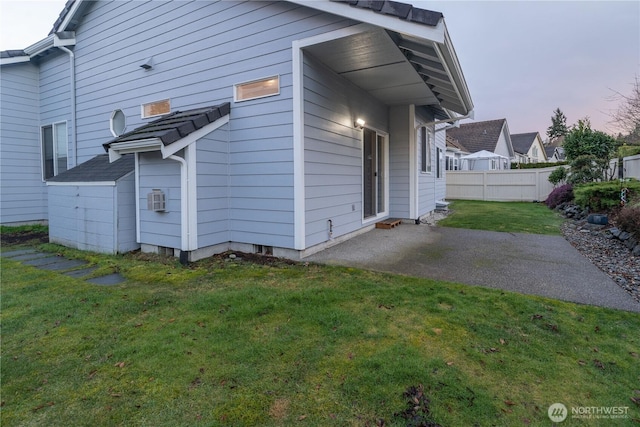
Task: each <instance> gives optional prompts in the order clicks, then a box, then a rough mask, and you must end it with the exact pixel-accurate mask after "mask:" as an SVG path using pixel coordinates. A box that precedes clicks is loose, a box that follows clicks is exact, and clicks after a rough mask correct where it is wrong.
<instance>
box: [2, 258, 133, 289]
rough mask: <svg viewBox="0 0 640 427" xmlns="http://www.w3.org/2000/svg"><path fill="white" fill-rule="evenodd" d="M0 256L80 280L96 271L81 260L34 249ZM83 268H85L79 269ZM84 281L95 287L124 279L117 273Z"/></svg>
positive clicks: (109, 284)
mask: <svg viewBox="0 0 640 427" xmlns="http://www.w3.org/2000/svg"><path fill="white" fill-rule="evenodd" d="M0 256H1V257H2V258H7V259H11V260H13V261H18V262H21V263H22V264H24V265H30V266H32V267H36V268H39V269H41V270H48V271H55V272H59V273H61V274H64V275H66V276H69V277H73V278H76V279H82V278H84V277H85V276H88V275H90V274H91V273H92V272H93V271H94V270H95V269H96V267H89V266H88V263H87V262H86V261H83V260H79V259H68V258H65V257H63V256H60V255H55V254H51V253H47V252H39V251H37V250H35V249H18V250H15V251H8V252H2V253H1V254H0ZM84 266H86V267H85V268H79V267H84ZM86 281H87V282H88V283H92V284H95V285H103V286H112V285H117V284H119V283H123V282H124V281H125V278H124V277H122V275H120V274H119V273H113V274H108V275H105V276H98V277H91V278H87V279H86Z"/></svg>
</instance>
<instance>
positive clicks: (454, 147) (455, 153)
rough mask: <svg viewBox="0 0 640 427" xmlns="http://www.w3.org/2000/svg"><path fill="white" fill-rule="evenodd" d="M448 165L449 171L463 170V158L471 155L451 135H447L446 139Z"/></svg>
mask: <svg viewBox="0 0 640 427" xmlns="http://www.w3.org/2000/svg"><path fill="white" fill-rule="evenodd" d="M445 142H446V147H447V148H446V163H447V170H448V171H457V170H462V160H461V159H460V158H461V157H462V156H466V155H467V154H469V151H468V150H467V149H466V148H465V147H464V146H463V145H462V144H460V143H459V142H457V141H455V140H454V139H453V138H452V137H451V135H447V136H446V139H445Z"/></svg>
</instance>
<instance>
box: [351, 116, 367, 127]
mask: <svg viewBox="0 0 640 427" xmlns="http://www.w3.org/2000/svg"><path fill="white" fill-rule="evenodd" d="M364 124H365V121H364V120H363V119H361V118H357V119H356V121H355V122H354V123H353V126H354V127H355V128H356V129H362V128H364Z"/></svg>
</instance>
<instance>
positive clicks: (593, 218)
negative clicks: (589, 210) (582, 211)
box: [587, 214, 609, 225]
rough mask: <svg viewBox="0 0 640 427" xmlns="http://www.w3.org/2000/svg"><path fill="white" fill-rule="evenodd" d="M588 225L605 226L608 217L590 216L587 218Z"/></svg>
mask: <svg viewBox="0 0 640 427" xmlns="http://www.w3.org/2000/svg"><path fill="white" fill-rule="evenodd" d="M587 222H588V223H589V224H599V225H607V224H608V223H609V217H608V216H607V215H600V214H590V215H589V216H588V217H587Z"/></svg>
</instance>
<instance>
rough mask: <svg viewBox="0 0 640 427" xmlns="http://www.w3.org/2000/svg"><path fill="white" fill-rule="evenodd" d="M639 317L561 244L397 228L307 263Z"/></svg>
mask: <svg viewBox="0 0 640 427" xmlns="http://www.w3.org/2000/svg"><path fill="white" fill-rule="evenodd" d="M305 261H312V262H319V263H325V264H333V265H343V266H352V267H359V268H364V269H370V270H377V271H385V272H391V273H398V274H406V275H410V276H416V277H424V278H429V279H437V280H446V281H452V282H458V283H464V284H468V285H480V286H486V287H490V288H496V289H504V290H508V291H513V292H520V293H523V294H531V295H540V296H544V297H549V298H555V299H559V300H564V301H570V302H576V303H580V304H589V305H596V306H602V307H609V308H616V309H621V310H628V311H634V312H640V304H638V303H637V302H635V301H634V300H633V298H632V297H631V296H630V295H629V294H628V293H626V292H625V291H624V290H623V289H622V288H620V287H619V286H618V285H616V284H615V283H614V282H613V280H611V278H609V276H607V275H606V274H604V273H603V272H602V271H600V270H599V269H598V268H597V267H596V266H594V265H593V264H592V263H591V262H590V261H589V260H588V259H587V258H585V257H584V256H582V255H581V254H580V253H579V252H578V251H577V250H576V249H575V248H574V247H573V246H571V244H569V242H567V241H566V240H565V239H564V238H563V237H562V236H546V235H537V234H522V233H499V232H492V231H478V230H467V229H457V228H446V227H432V226H428V225H414V224H402V225H401V226H399V227H396V228H393V229H390V230H383V229H374V230H372V231H370V232H368V233H365V234H362V235H360V236H357V237H355V238H353V239H350V240H348V241H346V242H344V243H341V244H339V245H336V246H334V247H331V248H329V249H326V250H324V251H322V252H319V253H317V254H314V255H311V256H309V257H307V258H305Z"/></svg>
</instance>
